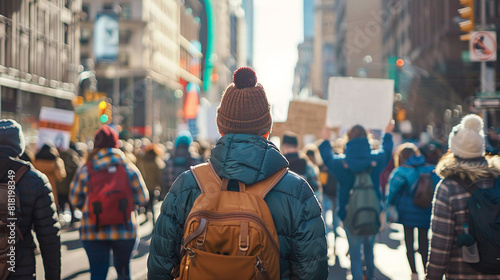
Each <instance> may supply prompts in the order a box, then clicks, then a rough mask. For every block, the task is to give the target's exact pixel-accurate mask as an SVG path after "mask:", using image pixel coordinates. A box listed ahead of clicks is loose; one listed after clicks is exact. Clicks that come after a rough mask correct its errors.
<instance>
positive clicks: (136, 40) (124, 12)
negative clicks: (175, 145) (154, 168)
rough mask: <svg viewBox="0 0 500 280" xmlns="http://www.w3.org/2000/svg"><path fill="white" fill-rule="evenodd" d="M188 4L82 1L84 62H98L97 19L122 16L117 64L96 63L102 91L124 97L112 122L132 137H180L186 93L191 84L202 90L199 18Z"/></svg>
mask: <svg viewBox="0 0 500 280" xmlns="http://www.w3.org/2000/svg"><path fill="white" fill-rule="evenodd" d="M193 3H195V4H196V3H197V2H193ZM117 4H118V5H119V6H117ZM189 4H190V2H189V1H186V2H185V3H184V2H181V1H178V0H150V1H147V0H143V1H104V0H103V1H89V0H84V2H83V7H82V9H83V10H84V11H86V12H87V14H88V17H87V18H86V20H85V21H84V22H82V40H83V41H82V44H81V45H82V46H81V49H82V51H81V58H82V61H83V60H85V59H87V58H90V59H91V60H94V61H95V59H94V58H95V57H94V54H93V49H92V46H93V38H92V30H93V28H94V20H95V17H96V15H97V14H98V13H99V12H107V11H109V12H117V11H118V13H119V54H118V60H117V61H116V62H106V61H103V62H101V61H96V63H95V72H96V76H97V80H98V89H97V90H98V91H99V92H105V93H106V94H107V95H108V97H111V98H112V99H116V97H117V98H119V102H118V103H117V102H113V103H114V104H115V105H116V104H118V107H119V110H117V111H118V112H119V115H118V116H115V115H114V116H113V119H115V120H116V121H117V123H120V124H121V125H122V129H123V130H125V131H127V132H128V133H129V134H130V136H134V137H139V136H146V137H153V138H154V137H159V139H161V140H165V139H173V138H175V135H176V133H177V126H178V123H179V122H182V117H180V118H179V115H178V111H179V110H182V108H181V105H182V97H183V94H182V93H185V91H186V86H187V84H189V83H194V84H196V85H198V86H201V73H200V67H201V64H200V60H201V56H202V54H201V49H200V44H199V29H200V28H199V25H200V19H199V18H197V17H196V16H195V15H194V14H193V12H192V11H193V9H192V8H191V7H190V6H189ZM117 8H118V10H117ZM178 90H180V92H179V91H178ZM179 93H180V94H179ZM116 118H118V119H116Z"/></svg>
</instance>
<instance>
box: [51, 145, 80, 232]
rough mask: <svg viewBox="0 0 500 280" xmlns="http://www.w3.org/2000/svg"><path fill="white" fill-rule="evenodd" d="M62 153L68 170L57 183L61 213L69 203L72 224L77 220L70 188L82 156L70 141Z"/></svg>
mask: <svg viewBox="0 0 500 280" xmlns="http://www.w3.org/2000/svg"><path fill="white" fill-rule="evenodd" d="M60 155H61V159H62V160H63V162H64V170H65V172H66V177H64V179H62V180H61V181H59V182H57V183H56V186H57V196H58V201H59V211H60V213H61V214H63V215H64V210H65V207H66V204H68V207H69V211H70V213H71V221H70V225H73V223H74V221H75V217H74V207H73V204H71V202H70V200H69V189H70V185H71V182H72V181H73V179H74V177H75V174H76V170H77V169H78V167H79V166H80V163H81V160H80V156H79V155H78V152H77V151H76V147H75V146H74V144H73V143H70V146H69V148H68V149H66V150H64V151H61V153H60ZM65 222H66V220H65Z"/></svg>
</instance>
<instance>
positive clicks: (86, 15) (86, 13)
mask: <svg viewBox="0 0 500 280" xmlns="http://www.w3.org/2000/svg"><path fill="white" fill-rule="evenodd" d="M82 12H84V13H85V15H84V16H83V18H82V19H88V18H89V5H85V4H84V5H82Z"/></svg>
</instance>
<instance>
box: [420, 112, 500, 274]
mask: <svg viewBox="0 0 500 280" xmlns="http://www.w3.org/2000/svg"><path fill="white" fill-rule="evenodd" d="M448 145H449V151H448V152H447V153H446V154H444V155H443V157H442V158H441V159H440V160H439V162H438V164H437V165H436V173H437V175H439V176H440V177H441V178H442V179H441V181H440V182H439V184H438V185H437V187H436V192H435V195H434V200H433V202H432V216H431V233H432V238H431V240H430V246H429V260H428V262H427V274H426V276H425V279H427V280H434V279H442V278H443V275H446V279H447V280H455V279H463V280H473V279H474V280H477V279H500V273H497V274H486V273H482V272H479V271H477V270H475V269H474V268H473V267H472V265H471V264H469V263H467V262H465V257H466V256H465V255H464V254H463V251H462V247H459V244H458V243H459V241H460V240H459V237H462V236H463V234H466V233H467V231H469V228H468V225H469V224H470V223H471V220H470V218H471V216H470V213H471V210H472V209H469V206H468V204H469V198H470V197H471V191H472V188H475V192H477V191H487V190H488V189H490V190H491V188H492V187H493V186H494V180H495V179H496V178H498V175H499V174H500V158H499V157H498V156H485V153H484V151H485V140H484V132H483V121H482V119H481V118H480V117H479V116H477V115H474V114H470V115H467V116H465V117H464V118H463V119H462V121H461V122H460V123H459V124H458V125H456V126H455V127H453V129H452V131H451V132H450V135H449V139H448ZM495 188H496V189H497V195H498V188H499V186H495ZM488 209H491V208H488ZM497 217H498V213H497ZM497 226H498V224H497ZM490 227H491V226H490V225H486V224H485V225H483V226H481V227H480V228H478V229H477V230H479V231H483V232H488V231H490V230H491V228H490ZM493 232H494V231H493ZM492 238H493V239H494V241H498V235H497V236H496V237H495V236H493V237H492ZM477 241H478V240H476V242H477ZM497 243H498V242H497ZM479 253H481V252H479ZM496 253H498V251H497V252H496ZM497 261H498V255H497ZM496 267H498V265H496Z"/></svg>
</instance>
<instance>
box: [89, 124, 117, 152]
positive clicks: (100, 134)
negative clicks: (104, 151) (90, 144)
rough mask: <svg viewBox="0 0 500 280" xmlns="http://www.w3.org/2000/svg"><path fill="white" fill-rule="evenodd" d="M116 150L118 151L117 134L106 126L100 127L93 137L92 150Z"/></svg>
mask: <svg viewBox="0 0 500 280" xmlns="http://www.w3.org/2000/svg"><path fill="white" fill-rule="evenodd" d="M96 148H116V149H118V132H116V131H115V130H114V129H112V128H111V127H109V126H107V125H102V126H101V127H100V128H99V129H98V130H97V132H96V133H95V137H94V149H96Z"/></svg>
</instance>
